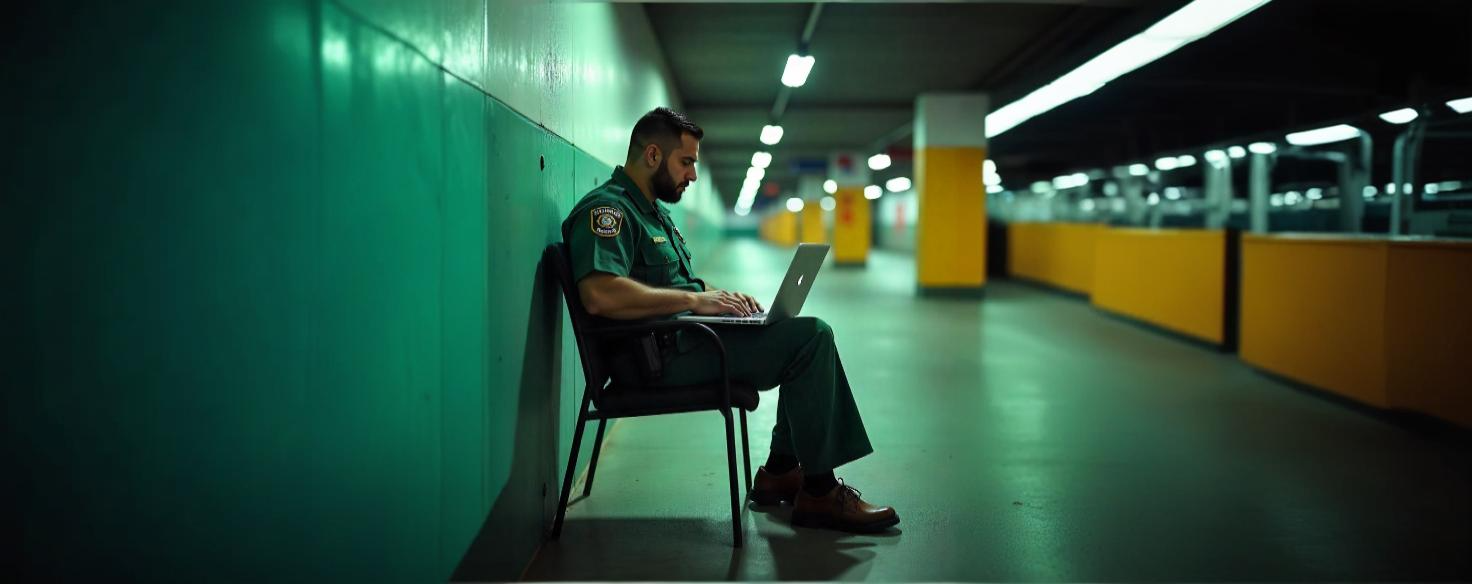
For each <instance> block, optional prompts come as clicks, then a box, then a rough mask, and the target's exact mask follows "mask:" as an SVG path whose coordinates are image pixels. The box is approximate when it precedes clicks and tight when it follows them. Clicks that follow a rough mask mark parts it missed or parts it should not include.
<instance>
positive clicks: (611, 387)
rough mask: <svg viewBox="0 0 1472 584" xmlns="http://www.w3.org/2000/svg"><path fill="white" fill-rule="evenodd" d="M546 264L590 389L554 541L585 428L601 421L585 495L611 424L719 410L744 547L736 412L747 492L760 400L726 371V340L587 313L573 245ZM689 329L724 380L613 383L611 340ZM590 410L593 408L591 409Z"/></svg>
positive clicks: (670, 324) (734, 521) (553, 251)
mask: <svg viewBox="0 0 1472 584" xmlns="http://www.w3.org/2000/svg"><path fill="white" fill-rule="evenodd" d="M542 261H543V263H544V265H545V266H547V268H548V269H549V270H550V271H551V272H552V273H553V275H555V276H556V278H557V285H558V288H561V289H562V297H563V299H564V300H566V301H567V312H568V315H569V316H570V317H571V318H572V331H573V335H574V336H575V337H576V338H577V344H578V354H579V355H580V356H581V357H582V363H583V375H584V377H586V378H587V382H588V384H587V386H586V387H585V388H584V389H583V406H582V409H581V410H580V411H579V413H578V422H577V428H576V430H574V432H573V436H572V453H571V454H569V455H568V458H567V472H566V473H565V474H564V475H563V478H562V498H561V499H560V500H559V501H558V503H557V519H556V520H554V521H553V523H552V539H557V537H558V536H559V535H561V534H562V519H563V516H564V515H565V514H566V513H567V499H568V496H569V495H571V494H572V482H573V473H574V472H576V470H577V468H576V465H577V461H578V448H579V447H580V446H581V445H582V441H583V426H584V424H585V423H586V422H590V421H593V420H598V437H597V438H596V439H594V441H593V456H592V458H591V460H590V461H589V462H588V480H587V482H586V483H584V485H583V496H585V497H586V496H588V495H590V494H591V493H592V492H593V477H594V476H595V473H597V471H598V451H599V450H601V449H602V446H603V429H604V426H605V425H606V424H607V423H608V420H611V419H614V418H633V417H639V416H653V415H659V414H679V413H686V412H701V411H707V410H716V411H719V412H720V413H721V415H722V416H723V417H725V418H726V463H727V467H728V470H729V471H730V475H731V530H732V535H733V536H734V538H735V545H736V547H741V544H742V542H741V497H740V496H738V494H737V487H736V441H735V437H734V436H733V433H734V430H733V428H732V424H733V422H732V419H731V409H732V408H735V409H736V411H737V412H739V413H740V416H741V453H742V455H743V457H744V458H745V461H746V463H745V464H746V466H745V470H746V491H747V492H748V493H749V492H750V491H751V450H750V448H749V447H748V445H747V443H748V442H749V439H748V437H747V432H746V412H747V411H749V410H755V409H756V407H757V404H758V403H759V402H760V398H759V397H758V396H757V390H756V388H754V387H746V386H742V385H733V384H732V383H731V378H730V375H729V373H728V368H727V367H726V348H725V346H724V345H722V344H721V338H720V336H718V335H716V333H715V331H714V330H711V328H710V327H708V326H706V325H703V324H700V323H694V322H682V321H675V320H663V321H642V322H634V323H617V322H614V321H608V320H607V319H594V318H593V317H592V316H590V315H589V314H588V313H587V311H585V310H583V302H582V299H581V297H579V295H578V288H577V283H576V282H573V280H572V268H571V267H570V266H571V264H570V262H569V260H568V255H567V245H566V244H564V243H560V242H559V243H554V244H551V245H548V246H547V249H546V251H544V252H543V253H542ZM676 329H685V330H687V331H690V332H692V333H696V334H702V335H705V336H706V337H708V338H709V339H710V341H711V343H712V344H714V345H715V347H716V349H717V350H719V351H720V356H721V358H720V363H721V369H720V377H719V378H718V380H717V381H716V382H714V383H712V384H709V385H694V386H680V387H659V388H646V387H630V386H626V385H619V384H617V383H613V382H611V381H610V378H609V373H608V369H607V368H606V367H605V363H604V355H603V351H602V345H603V343H605V342H609V341H624V342H637V341H638V340H639V339H640V338H641V337H644V336H648V335H655V334H659V333H664V332H669V331H673V330H676ZM590 406H591V407H592V408H593V409H590Z"/></svg>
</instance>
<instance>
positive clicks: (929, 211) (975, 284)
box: [915, 94, 988, 294]
mask: <svg viewBox="0 0 1472 584" xmlns="http://www.w3.org/2000/svg"><path fill="white" fill-rule="evenodd" d="M987 110H988V100H987V96H985V95H981V94H925V95H921V96H920V97H919V99H917V100H916V102H915V193H916V203H917V204H918V205H919V207H920V211H919V213H918V217H917V218H916V223H915V230H916V237H915V263H916V270H915V271H916V279H917V280H918V282H917V284H918V286H919V288H920V290H921V291H922V292H941V293H957V292H959V293H963V294H964V293H980V292H981V289H982V287H983V286H984V285H985V284H986V187H985V186H984V185H983V184H982V170H981V169H982V163H983V162H984V161H985V160H986V130H985V127H984V125H983V124H984V123H985V120H986V114H987Z"/></svg>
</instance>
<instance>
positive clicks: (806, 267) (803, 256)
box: [676, 243, 828, 326]
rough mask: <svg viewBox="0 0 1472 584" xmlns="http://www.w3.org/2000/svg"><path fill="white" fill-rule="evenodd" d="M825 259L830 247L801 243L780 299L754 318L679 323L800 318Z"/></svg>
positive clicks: (691, 318) (763, 322)
mask: <svg viewBox="0 0 1472 584" xmlns="http://www.w3.org/2000/svg"><path fill="white" fill-rule="evenodd" d="M826 257H828V245H827V244H824V243H803V244H799V245H798V246H797V253H796V254H793V256H792V264H791V265H789V266H787V275H786V276H784V277H783V278H782V287H781V288H778V289H777V299H776V300H773V301H772V303H771V304H768V305H767V306H768V307H769V308H768V309H767V311H766V312H758V313H755V314H752V315H751V316H696V315H685V316H680V317H676V320H689V321H694V322H708V323H712V324H745V325H756V326H763V325H769V324H773V323H776V322H779V321H782V320H784V319H787V318H791V317H794V316H797V313H798V311H800V310H802V303H803V302H804V301H806V300H807V299H808V291H809V290H812V289H813V280H816V279H817V278H818V269H819V268H822V267H823V259H824V258H826Z"/></svg>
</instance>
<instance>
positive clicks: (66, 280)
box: [0, 0, 720, 581]
mask: <svg viewBox="0 0 1472 584" xmlns="http://www.w3.org/2000/svg"><path fill="white" fill-rule="evenodd" d="M10 20H11V23H12V24H13V25H14V27H13V28H14V29H15V32H14V33H12V34H10V35H8V36H9V38H8V39H7V44H8V45H10V46H11V47H17V48H18V50H20V51H22V52H23V53H24V57H23V58H14V59H6V63H5V64H4V67H5V68H6V69H5V73H6V74H5V78H6V79H7V80H15V81H14V82H11V83H7V86H8V87H7V92H8V95H7V102H6V103H7V105H6V110H7V111H6V116H5V118H6V120H5V130H6V132H5V133H6V136H7V142H9V143H10V146H11V148H10V149H13V150H14V152H13V153H12V154H8V155H7V156H5V157H3V159H4V161H3V164H4V165H5V168H4V176H5V177H6V183H7V184H6V186H5V191H6V193H7V194H6V197H5V199H6V201H5V212H4V213H0V227H3V229H0V232H3V233H0V237H3V238H4V242H3V243H4V246H3V250H4V252H3V253H4V256H3V257H4V264H3V269H4V270H5V274H6V280H7V281H8V282H10V283H11V285H7V286H4V287H0V288H3V290H0V295H3V296H0V306H3V310H4V311H5V312H4V319H3V321H4V322H5V323H6V324H5V326H4V327H0V329H3V330H0V335H3V336H0V339H3V342H4V345H3V348H4V351H3V354H4V357H3V364H4V366H3V369H4V371H5V378H6V382H5V385H6V391H5V393H4V395H5V397H4V400H5V403H4V408H3V413H0V415H3V416H4V418H3V422H4V429H3V433H4V436H5V445H6V449H5V455H6V457H7V460H6V461H5V462H6V463H7V464H6V469H7V471H6V473H5V475H7V478H6V480H5V481H4V483H3V484H4V488H5V489H6V490H7V491H14V492H13V493H7V494H10V495H12V496H11V497H10V498H9V499H8V500H10V501H12V505H11V509H12V513H13V515H12V516H10V517H8V518H7V525H12V526H15V527H17V528H18V531H19V536H20V537H19V542H20V543H19V545H15V546H6V548H5V551H3V552H0V554H3V555H4V556H6V557H3V558H0V559H3V560H4V563H5V564H6V565H7V566H17V567H18V570H19V572H20V574H21V575H22V576H26V577H29V578H33V579H44V580H52V579H60V578H72V579H79V578H85V577H96V576H106V577H112V578H117V577H121V578H124V579H128V580H195V581H198V580H205V579H207V580H241V579H246V580H262V581H265V580H299V579H311V580H348V579H356V580H370V581H384V580H444V579H447V578H451V577H452V576H454V577H463V578H475V579H491V580H504V579H512V578H515V577H516V576H517V575H518V573H519V570H520V569H521V567H522V566H523V565H524V564H525V562H526V561H527V560H528V559H529V558H530V555H531V554H532V552H533V551H534V549H535V546H536V545H537V542H538V538H539V536H540V533H541V532H542V529H543V525H544V523H545V522H546V521H547V518H548V517H550V513H551V509H552V506H553V505H554V504H555V496H556V493H557V484H558V482H557V481H558V480H559V479H560V477H559V474H560V469H561V467H562V462H563V461H565V459H564V458H562V457H565V455H566V452H567V449H568V444H569V442H570V436H571V429H572V420H573V418H574V416H575V414H576V410H575V408H576V406H577V403H578V402H577V400H578V399H579V397H580V396H579V391H580V388H581V383H582V380H581V378H580V374H579V371H578V363H577V360H576V353H575V350H574V349H573V345H572V340H571V338H570V336H569V335H568V334H567V330H566V317H565V314H563V312H564V310H563V308H562V305H561V303H560V299H559V298H557V297H556V296H555V295H554V293H553V292H554V291H553V290H551V289H549V286H548V284H547V282H546V280H545V278H544V274H543V271H542V270H541V268H540V267H539V266H538V259H539V254H540V251H541V249H542V248H543V246H545V245H546V244H547V243H548V242H550V241H553V240H555V239H557V238H559V237H560V234H559V233H558V224H559V222H560V220H561V218H562V216H563V214H564V213H566V212H567V211H568V210H569V209H570V207H571V205H572V203H573V202H574V201H575V200H576V199H577V198H579V197H580V196H581V195H582V194H583V193H584V192H586V191H587V190H588V189H589V188H591V187H592V186H593V185H594V184H596V183H599V182H601V181H602V180H604V179H605V178H606V177H607V176H608V173H609V172H610V169H611V166H612V165H613V164H614V163H616V162H618V161H620V160H621V159H622V155H623V150H624V148H625V144H626V140H627V132H628V128H629V127H630V126H631V125H632V123H633V121H634V120H635V119H636V118H637V117H638V115H640V114H641V113H642V112H643V111H646V110H648V109H649V108H651V107H654V106H656V105H662V104H674V105H678V100H677V97H676V96H674V95H673V93H672V91H671V90H670V89H669V88H670V87H671V84H670V83H669V81H668V76H667V74H666V73H665V68H664V65H663V62H662V60H661V58H660V55H659V53H658V49H657V44H656V43H655V42H654V39H653V37H652V34H651V33H650V30H649V25H648V23H647V22H646V21H645V20H644V17H643V13H642V11H641V10H640V9H639V8H638V7H630V6H606V5H590V4H547V3H521V2H502V1H498V0H465V1H454V0H450V1H445V2H431V3H421V2H408V1H403V2H390V1H387V0H342V1H330V0H270V1H258V0H252V1H244V0H239V1H232V2H172V3H166V2H155V3H108V2H92V3H85V4H84V5H81V6H64V7H63V6H57V5H54V4H52V3H31V4H28V5H27V7H26V8H25V9H24V10H23V11H22V12H21V13H19V14H17V15H14V16H13V17H12V18H11V19H10ZM708 185H709V183H708V182H707V183H705V184H704V185H702V184H701V183H696V187H697V188H695V189H693V192H690V193H687V195H686V197H687V202H688V203H693V204H690V205H685V204H682V205H681V206H680V207H678V208H677V214H678V215H680V217H678V220H680V221H682V225H687V226H688V227H687V228H684V231H685V232H686V233H687V234H688V235H690V236H691V237H692V239H704V238H709V237H714V236H715V235H716V234H717V233H718V232H719V218H720V212H719V211H720V205H719V203H718V202H717V197H716V196H715V193H714V192H712V191H711V190H709V188H708ZM559 459H561V460H559ZM11 519H13V520H11Z"/></svg>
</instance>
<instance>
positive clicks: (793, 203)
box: [787, 197, 803, 213]
mask: <svg viewBox="0 0 1472 584" xmlns="http://www.w3.org/2000/svg"><path fill="white" fill-rule="evenodd" d="M802 207H803V204H802V199H799V198H797V197H792V198H790V199H787V210H788V211H792V212H793V213H796V212H798V211H801V210H802Z"/></svg>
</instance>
